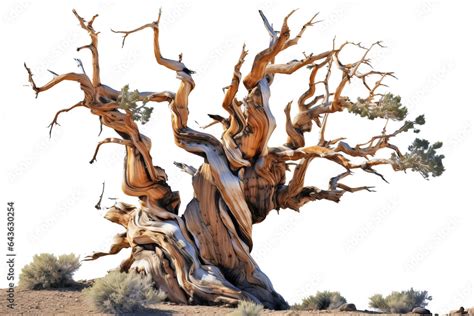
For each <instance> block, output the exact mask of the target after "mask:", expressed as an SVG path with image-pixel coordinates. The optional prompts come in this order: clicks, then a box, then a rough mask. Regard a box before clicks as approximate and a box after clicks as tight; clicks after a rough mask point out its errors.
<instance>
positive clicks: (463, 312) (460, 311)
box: [449, 306, 467, 316]
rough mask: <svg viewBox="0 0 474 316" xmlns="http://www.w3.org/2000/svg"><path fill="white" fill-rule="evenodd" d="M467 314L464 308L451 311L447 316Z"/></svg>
mask: <svg viewBox="0 0 474 316" xmlns="http://www.w3.org/2000/svg"><path fill="white" fill-rule="evenodd" d="M466 314H467V312H466V311H465V310H464V307H462V306H461V307H460V308H459V309H457V310H452V311H450V312H449V316H454V315H466Z"/></svg>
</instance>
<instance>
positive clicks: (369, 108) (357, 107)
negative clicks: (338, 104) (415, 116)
mask: <svg viewBox="0 0 474 316" xmlns="http://www.w3.org/2000/svg"><path fill="white" fill-rule="evenodd" d="M348 110H349V112H351V113H354V114H356V115H360V116H361V117H366V118H368V119H369V120H373V119H375V118H384V119H390V120H394V121H401V120H403V119H404V118H405V117H406V116H407V113H408V110H407V108H406V107H404V106H403V105H402V103H401V97H400V96H398V95H397V96H395V95H393V94H391V93H387V94H385V95H384V96H383V97H382V98H380V100H378V101H377V102H372V101H369V100H367V99H362V98H358V99H357V102H355V103H354V104H352V105H351V106H350V107H349V108H348Z"/></svg>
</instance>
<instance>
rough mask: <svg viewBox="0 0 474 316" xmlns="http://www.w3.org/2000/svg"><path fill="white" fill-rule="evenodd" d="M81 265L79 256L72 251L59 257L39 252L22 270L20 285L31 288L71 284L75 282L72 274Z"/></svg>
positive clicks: (47, 287)
mask: <svg viewBox="0 0 474 316" xmlns="http://www.w3.org/2000/svg"><path fill="white" fill-rule="evenodd" d="M80 266H81V264H80V262H79V257H78V256H76V255H74V254H72V253H71V254H69V255H61V256H59V257H56V256H54V255H53V254H50V253H42V254H38V255H35V256H34V257H33V261H32V262H31V263H29V264H27V265H26V266H24V267H23V269H22V270H21V273H20V281H19V284H18V286H19V287H20V288H24V289H30V290H40V289H50V288H60V287H66V286H70V285H72V284H74V280H73V279H72V275H73V274H74V272H76V270H77V269H79V267H80Z"/></svg>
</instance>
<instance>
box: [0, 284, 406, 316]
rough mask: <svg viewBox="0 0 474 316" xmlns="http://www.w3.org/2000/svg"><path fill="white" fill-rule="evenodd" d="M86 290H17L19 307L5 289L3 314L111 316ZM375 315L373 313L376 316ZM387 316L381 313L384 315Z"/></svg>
mask: <svg viewBox="0 0 474 316" xmlns="http://www.w3.org/2000/svg"><path fill="white" fill-rule="evenodd" d="M82 288H84V286H82V287H76V288H72V289H57V290H41V291H32V290H18V289H15V304H16V306H15V308H14V309H10V308H8V307H7V304H8V303H7V301H6V298H7V295H6V294H7V292H6V289H1V290H0V291H1V293H2V295H1V297H2V304H1V305H0V315H107V314H101V313H100V312H98V311H97V310H96V309H95V308H94V306H93V305H91V304H90V303H89V302H88V301H87V299H86V297H85V295H84V294H83V293H82V292H81V291H82ZM232 311H234V308H226V307H211V306H183V305H175V304H170V303H161V304H155V305H150V306H149V307H148V309H146V310H144V311H143V312H140V313H134V314H133V315H226V314H229V313H230V312H232ZM262 315H294V316H296V315H301V316H303V315H321V316H341V315H343V316H361V315H364V316H367V315H370V314H369V313H364V312H345V313H343V312H338V313H329V312H317V311H291V310H290V311H272V310H264V311H263V313H262ZM372 315H373V314H372ZM384 315H387V314H378V315H377V316H384ZM407 315H409V314H407Z"/></svg>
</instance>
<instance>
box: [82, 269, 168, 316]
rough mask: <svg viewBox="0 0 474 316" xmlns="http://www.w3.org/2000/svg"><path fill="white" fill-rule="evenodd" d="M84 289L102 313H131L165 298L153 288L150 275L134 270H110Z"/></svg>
mask: <svg viewBox="0 0 474 316" xmlns="http://www.w3.org/2000/svg"><path fill="white" fill-rule="evenodd" d="M84 291H85V294H86V296H87V297H88V299H89V300H90V301H91V302H92V304H93V305H94V306H95V307H96V308H97V309H98V310H99V311H100V312H103V313H116V314H121V313H133V312H137V311H140V310H143V309H144V308H145V307H146V306H147V305H148V304H155V303H159V302H161V301H163V300H164V299H165V298H166V295H165V294H164V293H163V292H158V291H156V290H155V289H154V287H153V281H152V279H151V277H150V276H142V275H140V274H138V273H135V272H129V273H125V272H120V271H112V272H110V273H108V274H107V275H106V276H105V277H103V278H101V279H98V280H96V282H95V283H94V285H93V286H92V287H90V288H88V289H86V290H84Z"/></svg>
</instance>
